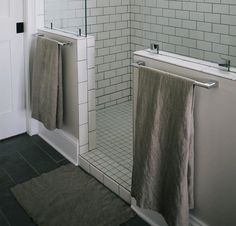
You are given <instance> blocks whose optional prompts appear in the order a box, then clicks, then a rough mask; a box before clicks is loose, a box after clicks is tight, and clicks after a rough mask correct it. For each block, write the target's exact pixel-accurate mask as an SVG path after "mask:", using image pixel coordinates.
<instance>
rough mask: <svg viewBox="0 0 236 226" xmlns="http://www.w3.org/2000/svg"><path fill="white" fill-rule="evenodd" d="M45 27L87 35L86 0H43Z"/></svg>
mask: <svg viewBox="0 0 236 226" xmlns="http://www.w3.org/2000/svg"><path fill="white" fill-rule="evenodd" d="M44 3H45V9H44V11H45V17H44V24H45V27H46V28H52V29H59V30H62V31H64V32H69V33H73V34H76V35H79V36H80V35H82V36H86V35H87V18H86V16H87V11H86V10H87V0H44Z"/></svg>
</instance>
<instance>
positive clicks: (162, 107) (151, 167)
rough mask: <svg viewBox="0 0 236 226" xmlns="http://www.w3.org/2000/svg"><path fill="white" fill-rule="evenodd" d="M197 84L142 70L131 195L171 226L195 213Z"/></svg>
mask: <svg viewBox="0 0 236 226" xmlns="http://www.w3.org/2000/svg"><path fill="white" fill-rule="evenodd" d="M193 108H194V82H193V81H192V80H190V79H183V78H180V77H178V76H173V75H170V74H168V73H166V72H162V71H158V70H151V69H148V68H145V67H141V68H140V70H139V87H138V97H137V109H136V121H135V141H134V165H133V176H132V189H131V195H132V197H134V198H135V199H136V201H137V205H138V206H139V207H142V208H146V209H151V210H154V211H157V212H159V213H161V214H162V215H163V217H164V218H165V220H166V222H167V223H168V225H169V226H188V225H189V209H191V208H193V142H194V126H193V125H194V120H193Z"/></svg>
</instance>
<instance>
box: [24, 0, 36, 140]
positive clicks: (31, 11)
mask: <svg viewBox="0 0 236 226" xmlns="http://www.w3.org/2000/svg"><path fill="white" fill-rule="evenodd" d="M24 24H25V33H24V49H25V87H26V122H27V133H28V134H29V135H30V136H32V135H35V134H38V131H39V125H38V123H37V122H36V121H35V120H33V119H32V118H31V108H30V69H29V66H30V50H31V41H32V34H33V33H35V32H36V30H37V26H36V1H35V0H24Z"/></svg>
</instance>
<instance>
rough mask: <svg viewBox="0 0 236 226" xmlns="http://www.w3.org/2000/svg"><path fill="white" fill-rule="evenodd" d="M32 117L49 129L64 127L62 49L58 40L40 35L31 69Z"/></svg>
mask: <svg viewBox="0 0 236 226" xmlns="http://www.w3.org/2000/svg"><path fill="white" fill-rule="evenodd" d="M32 117H33V118H34V119H37V120H39V121H41V122H42V123H43V124H44V126H45V127H46V128H47V129H49V130H54V129H56V128H58V129H60V128H62V124H63V89H62V50H61V46H60V45H58V43H57V42H56V41H53V40H49V39H45V38H43V37H38V38H37V45H36V51H35V56H34V61H33V73H32Z"/></svg>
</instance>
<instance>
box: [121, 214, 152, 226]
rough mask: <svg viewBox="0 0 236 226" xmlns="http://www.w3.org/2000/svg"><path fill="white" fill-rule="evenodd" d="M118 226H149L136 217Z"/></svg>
mask: <svg viewBox="0 0 236 226" xmlns="http://www.w3.org/2000/svg"><path fill="white" fill-rule="evenodd" d="M120 226H150V225H149V224H148V223H146V222H145V221H143V220H142V219H141V218H140V217H139V216H137V215H136V216H135V217H133V218H131V219H130V220H128V221H127V222H126V223H124V224H121V225H120Z"/></svg>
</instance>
